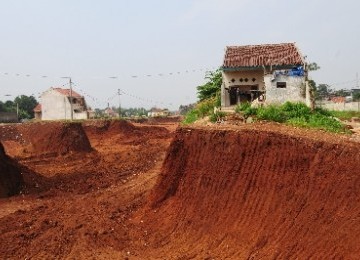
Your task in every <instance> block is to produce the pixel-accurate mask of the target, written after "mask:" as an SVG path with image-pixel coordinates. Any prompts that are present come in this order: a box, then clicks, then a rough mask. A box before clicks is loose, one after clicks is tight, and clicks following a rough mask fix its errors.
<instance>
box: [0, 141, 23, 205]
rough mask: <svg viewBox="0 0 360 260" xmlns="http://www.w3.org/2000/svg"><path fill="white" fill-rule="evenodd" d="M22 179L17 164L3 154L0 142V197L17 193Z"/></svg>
mask: <svg viewBox="0 0 360 260" xmlns="http://www.w3.org/2000/svg"><path fill="white" fill-rule="evenodd" d="M22 181H23V179H22V176H21V170H20V168H19V166H18V165H17V163H16V162H15V161H13V160H12V159H11V158H9V157H8V156H7V155H6V154H5V150H4V147H3V145H2V144H1V143H0V198H5V197H9V196H12V195H15V194H17V193H19V191H20V187H21V184H22Z"/></svg>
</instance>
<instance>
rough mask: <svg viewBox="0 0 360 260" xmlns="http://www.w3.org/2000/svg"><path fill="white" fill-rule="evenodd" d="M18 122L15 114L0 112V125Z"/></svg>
mask: <svg viewBox="0 0 360 260" xmlns="http://www.w3.org/2000/svg"><path fill="white" fill-rule="evenodd" d="M17 122H19V120H18V116H17V114H16V112H0V123H17Z"/></svg>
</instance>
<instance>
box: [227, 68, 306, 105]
mask: <svg viewBox="0 0 360 260" xmlns="http://www.w3.org/2000/svg"><path fill="white" fill-rule="evenodd" d="M240 78H243V79H244V78H248V79H249V81H248V82H244V81H243V82H240V80H239V79H240ZM253 78H255V79H256V80H255V81H254V82H253V81H252V79H253ZM232 79H235V81H234V82H232V81H231V80H232ZM277 82H286V88H277V87H276V83H277ZM242 85H245V86H246V85H258V86H259V90H265V91H266V93H265V94H266V100H265V103H267V104H269V103H284V102H286V101H292V102H304V103H306V104H308V105H310V104H309V102H310V101H309V93H308V91H307V88H306V84H305V77H303V76H285V75H278V76H277V77H276V78H274V76H273V74H266V75H265V76H264V72H263V70H254V71H251V70H250V71H235V72H223V85H222V87H221V104H222V106H223V107H229V106H230V95H229V93H228V91H227V90H226V89H225V88H229V87H231V86H242ZM306 97H308V98H307V99H306Z"/></svg>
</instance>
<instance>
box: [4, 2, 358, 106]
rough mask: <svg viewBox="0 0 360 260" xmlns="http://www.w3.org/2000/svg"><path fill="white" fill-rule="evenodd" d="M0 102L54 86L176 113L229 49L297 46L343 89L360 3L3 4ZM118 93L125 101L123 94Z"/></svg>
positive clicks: (353, 58)
mask: <svg viewBox="0 0 360 260" xmlns="http://www.w3.org/2000/svg"><path fill="white" fill-rule="evenodd" d="M0 4H1V8H0V33H1V37H0V100H2V101H4V100H7V99H11V100H13V99H14V98H15V97H16V96H17V95H21V94H23V95H34V96H35V97H36V98H37V99H39V98H38V97H39V95H40V94H41V93H42V92H44V91H46V90H47V89H49V88H50V87H63V88H68V87H69V85H66V84H67V83H68V81H69V79H68V78H66V77H71V79H72V81H73V82H74V84H73V87H74V90H75V91H77V92H79V93H80V94H82V95H84V96H85V98H86V100H87V103H88V104H89V105H90V106H92V107H93V108H105V107H106V106H107V104H108V103H109V105H110V106H118V105H119V104H120V105H121V106H122V107H145V108H150V107H153V106H156V107H161V108H165V107H166V108H169V109H171V110H176V109H178V107H179V106H180V105H181V104H183V105H185V104H189V103H193V102H195V101H196V100H197V97H196V86H198V85H201V84H204V83H205V82H206V81H205V79H204V78H205V71H207V70H215V69H216V68H218V67H220V66H221V65H222V60H223V57H224V51H225V47H226V46H229V45H249V44H266V43H283V42H296V44H297V46H298V47H299V49H300V50H301V53H302V54H303V55H304V56H307V61H308V62H316V63H317V64H318V65H319V66H320V67H321V69H320V70H318V71H315V72H312V73H311V75H310V76H311V78H312V79H313V80H315V81H316V82H317V83H318V84H319V83H326V84H330V85H331V86H332V87H333V88H335V89H341V88H353V87H355V86H356V74H357V73H358V72H359V73H360V18H359V16H358V15H359V12H360V2H359V1H356V0H343V1H325V0H311V1H307V0H305V1H288V0H287V1H285V0H257V1H251V0H152V1H145V0H133V1H123V0H102V1H100V0H98V1H95V0H71V1H70V0H61V1H60V0H52V1H49V0H31V1H29V0H0ZM118 89H120V90H121V94H122V95H121V96H120V97H119V96H118V95H117V92H118Z"/></svg>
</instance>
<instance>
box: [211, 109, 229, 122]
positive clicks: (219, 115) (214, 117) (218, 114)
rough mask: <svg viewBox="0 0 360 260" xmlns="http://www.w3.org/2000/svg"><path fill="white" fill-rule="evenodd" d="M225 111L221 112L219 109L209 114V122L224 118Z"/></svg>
mask: <svg viewBox="0 0 360 260" xmlns="http://www.w3.org/2000/svg"><path fill="white" fill-rule="evenodd" d="M225 116H226V113H225V112H221V111H217V112H216V113H213V114H211V115H210V122H213V123H215V122H217V121H218V120H219V119H223V118H225Z"/></svg>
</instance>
